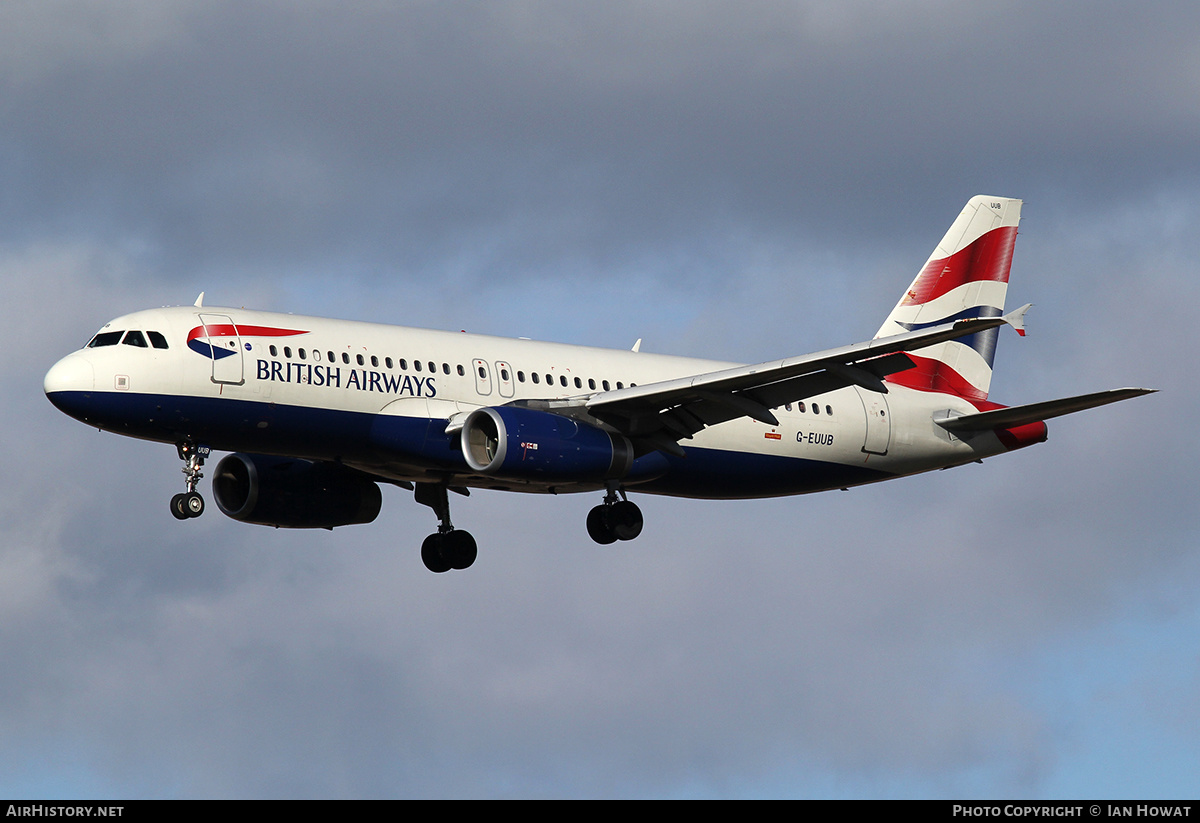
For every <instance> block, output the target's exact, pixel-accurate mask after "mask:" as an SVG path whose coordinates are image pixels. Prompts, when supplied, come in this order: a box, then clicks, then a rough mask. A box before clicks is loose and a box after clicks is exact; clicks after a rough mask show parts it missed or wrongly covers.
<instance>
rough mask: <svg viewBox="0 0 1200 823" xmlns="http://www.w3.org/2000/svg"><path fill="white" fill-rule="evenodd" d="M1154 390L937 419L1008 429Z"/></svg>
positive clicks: (961, 426)
mask: <svg viewBox="0 0 1200 823" xmlns="http://www.w3.org/2000/svg"><path fill="white" fill-rule="evenodd" d="M1155 391H1157V389H1111V390H1109V391H1102V392H1095V393H1093V394H1081V395H1079V396H1078V397H1064V398H1062V399H1061V400H1047V401H1045V402H1043V403H1029V404H1028V405H1025V406H1012V407H1011V408H1007V409H995V410H993V411H985V412H978V413H977V414H964V415H961V416H959V417H949V418H946V419H944V420H935V421H934V422H935V423H937V424H938V425H939V426H941V427H942V428H943V429H946V430H947V431H952V432H962V431H967V432H971V431H987V430H989V429H1009V428H1012V427H1014V426H1024V425H1025V424H1027V423H1036V422H1038V421H1041V420H1049V419H1050V418H1052V417H1061V416H1062V415H1064V414H1072V413H1073V412H1077V411H1083V410H1084V409H1092V408H1095V407H1096V406H1104V405H1107V404H1109V403H1116V402H1117V401H1118V400H1128V399H1129V398H1131V397H1140V396H1141V395H1143V394H1151V393H1153V392H1155Z"/></svg>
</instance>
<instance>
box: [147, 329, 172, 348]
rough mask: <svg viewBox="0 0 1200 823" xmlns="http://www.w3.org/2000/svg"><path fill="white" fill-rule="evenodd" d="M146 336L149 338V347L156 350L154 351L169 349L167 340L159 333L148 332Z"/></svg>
mask: <svg viewBox="0 0 1200 823" xmlns="http://www.w3.org/2000/svg"><path fill="white" fill-rule="evenodd" d="M146 336H147V337H149V338H150V345H151V346H153V347H154V348H156V349H167V348H170V346H168V345H167V338H165V337H163V336H162V333H161V332H156V331H148V332H146Z"/></svg>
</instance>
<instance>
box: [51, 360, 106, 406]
mask: <svg viewBox="0 0 1200 823" xmlns="http://www.w3.org/2000/svg"><path fill="white" fill-rule="evenodd" d="M95 387H96V372H95V370H94V369H92V364H91V363H89V362H88V360H87V358H86V357H84V356H83V355H81V354H79V353H78V352H75V353H74V354H68V355H67V356H66V357H64V358H63V359H62V360H59V361H58V362H57V363H55V364H54V365H53V366H51V367H50V371H48V372H46V378H45V380H43V381H42V388H43V389H45V391H46V397H48V398H50V402H51V403H53V404H54V405H55V406H58V407H59V408H60V409H62V404H63V402H65V401H66V400H67V398H68V397H69V396H70V394H71V393H72V392H90V391H92V390H93V389H94V388H95ZM64 411H65V409H64Z"/></svg>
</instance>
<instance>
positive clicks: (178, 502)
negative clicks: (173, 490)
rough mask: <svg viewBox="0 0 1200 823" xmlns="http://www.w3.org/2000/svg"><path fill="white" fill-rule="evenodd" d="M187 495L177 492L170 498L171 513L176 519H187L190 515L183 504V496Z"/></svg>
mask: <svg viewBox="0 0 1200 823" xmlns="http://www.w3.org/2000/svg"><path fill="white" fill-rule="evenodd" d="M186 496H187V495H184V494H177V495H175V496H174V497H172V498H171V514H173V515H175V519H176V520H187V519H188V518H189V517H191V515H189V514H188V510H187V509H186V508H185V507H184V505H183V498H185V497H186Z"/></svg>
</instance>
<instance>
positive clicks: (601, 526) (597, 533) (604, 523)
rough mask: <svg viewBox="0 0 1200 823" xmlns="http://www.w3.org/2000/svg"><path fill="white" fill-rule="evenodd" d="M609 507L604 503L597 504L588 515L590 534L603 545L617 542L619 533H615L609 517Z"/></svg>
mask: <svg viewBox="0 0 1200 823" xmlns="http://www.w3.org/2000/svg"><path fill="white" fill-rule="evenodd" d="M609 508H610V507H609V506H604V505H600V506H596V507H595V508H593V509H592V510H591V511H590V512H588V516H587V531H588V536H589V537H591V538H592V539H593V540H595V541H596V542H597V543H599V544H600V545H601V546H607V545H608V544H609V543H616V542H617V535H616V534H615V533H614V531H613V528H612V526H611V525H610V523H609V519H608V512H609Z"/></svg>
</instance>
